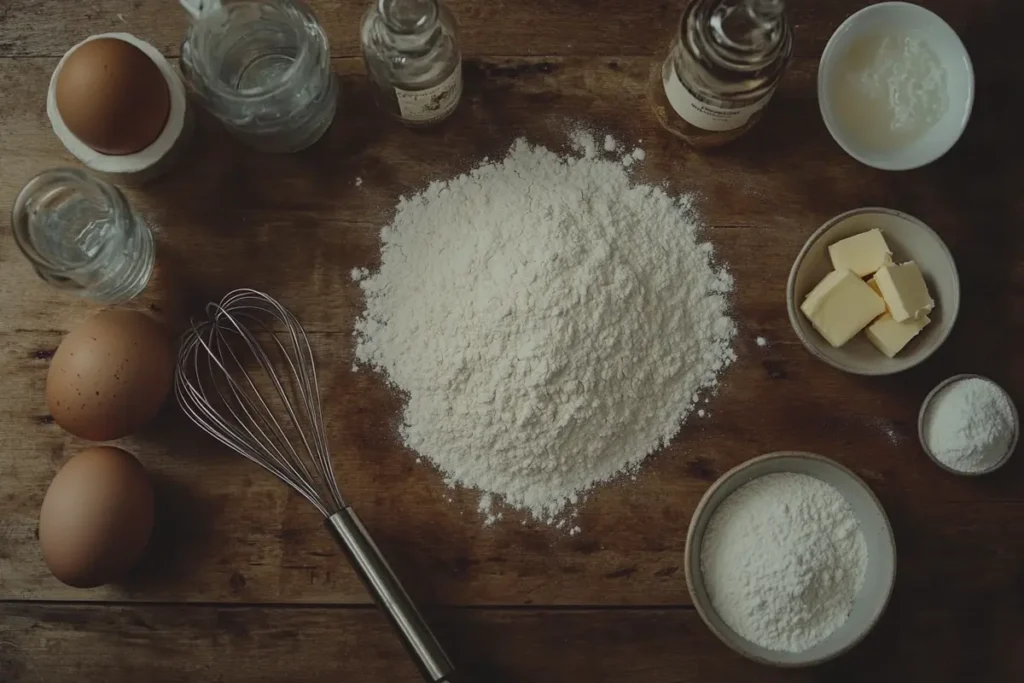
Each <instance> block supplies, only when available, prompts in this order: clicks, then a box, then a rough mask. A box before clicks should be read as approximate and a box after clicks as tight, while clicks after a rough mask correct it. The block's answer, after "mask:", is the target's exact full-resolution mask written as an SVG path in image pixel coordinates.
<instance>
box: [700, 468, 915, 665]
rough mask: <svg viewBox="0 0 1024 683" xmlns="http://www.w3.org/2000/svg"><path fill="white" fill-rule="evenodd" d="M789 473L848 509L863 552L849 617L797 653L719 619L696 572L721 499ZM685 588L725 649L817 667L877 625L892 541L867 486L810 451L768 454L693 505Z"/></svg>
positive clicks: (887, 587) (891, 574)
mask: <svg viewBox="0 0 1024 683" xmlns="http://www.w3.org/2000/svg"><path fill="white" fill-rule="evenodd" d="M780 472H794V473H797V474H806V475H808V476H811V477H814V478H816V479H820V480H821V481H823V482H825V483H827V484H830V485H832V486H834V487H835V488H836V490H838V491H839V493H840V494H842V496H843V498H845V499H846V502H847V503H849V504H850V507H851V508H853V514H854V515H855V516H856V517H857V521H858V522H859V523H860V530H861V532H862V533H863V534H864V541H865V543H866V544H867V549H868V567H867V574H866V576H865V577H864V585H863V586H862V587H861V589H860V591H859V592H858V593H857V596H856V597H855V598H854V600H853V608H852V609H851V611H850V616H849V617H848V618H847V619H846V621H845V622H844V623H843V625H842V626H840V627H839V628H837V629H836V630H835V631H834V632H833V633H832V634H831V635H830V636H828V637H827V638H825V639H824V640H822V641H821V642H820V643H818V644H817V645H815V646H813V647H811V648H809V649H807V650H804V651H803V652H795V653H794V652H776V651H774V650H769V649H767V648H764V647H761V646H760V645H755V644H754V643H752V642H750V641H749V640H747V639H746V638H744V637H743V636H741V635H739V634H738V633H736V632H735V631H733V630H732V629H731V628H729V626H727V625H726V623H725V622H724V621H722V619H721V617H719V616H718V613H717V612H715V608H714V607H713V606H712V604H711V598H710V596H709V595H708V592H707V589H706V588H705V586H704V577H703V575H702V572H701V559H700V554H701V552H700V549H701V546H702V544H703V542H704V532H705V530H706V529H707V526H708V522H709V521H710V520H711V517H712V516H713V515H714V513H715V510H716V509H717V508H718V506H719V505H720V504H721V503H722V501H723V500H725V499H726V498H728V497H729V495H730V494H731V493H733V492H734V491H735V490H736V489H738V488H740V487H741V486H743V485H744V484H746V483H748V482H751V481H753V480H754V479H757V478H758V477H763V476H764V475H766V474H777V473H780ZM684 564H685V568H686V584H687V587H688V588H689V589H690V597H691V598H692V600H693V604H694V606H695V607H696V608H697V612H698V614H700V616H701V619H703V620H704V623H705V624H707V626H708V628H710V629H711V631H712V632H713V633H714V634H715V635H716V636H718V638H719V639H720V640H721V641H722V642H723V643H725V644H726V645H728V646H729V647H730V648H732V649H733V650H735V651H736V652H738V653H739V654H741V655H743V656H744V657H748V658H750V659H752V660H754V661H756V662H760V663H761V664H768V665H770V666H779V667H800V666H812V665H814V664H820V663H821V662H825V661H828V660H830V659H833V658H835V657H838V656H839V655H841V654H842V653H844V652H846V651H847V650H849V649H850V648H852V647H853V646H854V645H856V644H857V643H859V642H860V641H861V639H863V638H864V636H866V635H867V634H868V632H869V631H871V629H872V628H873V627H874V626H875V624H876V623H878V620H879V619H880V618H881V616H882V613H883V612H884V611H885V606H886V605H887V604H888V602H889V596H890V595H891V594H892V587H893V582H894V581H895V578H896V542H895V540H894V539H893V535H892V528H891V527H890V526H889V520H888V518H887V517H886V516H885V511H884V510H883V509H882V504H881V503H880V502H879V501H878V498H876V497H875V494H874V493H872V492H871V489H870V488H868V485H867V484H865V483H864V481H863V480H861V478H860V477H858V476H857V475H856V474H854V473H853V472H851V471H850V470H848V469H847V468H845V467H843V466H842V465H840V464H839V463H837V462H834V461H832V460H829V459H828V458H825V457H823V456H820V455H814V454H813V453H800V452H796V451H781V452H778V453H769V454H768V455H762V456H760V457H758V458H754V459H753V460H748V461H747V462H745V463H743V464H742V465H739V466H737V467H734V468H733V469H731V470H729V471H728V472H726V473H725V474H723V475H722V476H721V477H719V478H718V480H717V481H716V482H715V483H714V484H712V486H711V488H710V489H708V490H707V492H706V493H705V494H704V497H703V498H701V500H700V503H699V504H698V505H697V510H696V512H694V513H693V518H692V519H691V520H690V530H689V532H688V533H687V535H686V553H685V559H684Z"/></svg>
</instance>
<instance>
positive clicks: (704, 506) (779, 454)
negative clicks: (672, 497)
mask: <svg viewBox="0 0 1024 683" xmlns="http://www.w3.org/2000/svg"><path fill="white" fill-rule="evenodd" d="M782 458H798V459H803V460H813V461H817V462H820V463H823V464H825V465H828V466H831V467H833V468H835V469H837V470H839V471H840V472H842V473H844V474H846V476H848V477H849V478H850V479H851V480H852V481H853V482H854V483H855V484H856V485H858V486H859V487H860V488H862V489H863V490H864V491H865V492H866V493H867V494H868V497H869V498H870V499H871V500H872V501H873V502H874V504H875V507H876V508H877V509H878V511H879V514H880V515H881V517H882V521H883V522H885V530H886V536H885V538H884V539H883V541H888V546H889V548H890V549H891V551H892V573H891V574H890V575H889V581H888V584H887V587H886V591H885V595H884V596H883V598H882V601H881V603H880V604H879V607H878V610H877V611H876V612H875V614H874V615H873V616H872V618H871V622H870V623H869V624H868V625H867V628H865V629H864V630H863V631H862V632H861V633H859V634H858V635H857V636H856V637H855V638H853V639H851V640H850V642H848V643H846V644H844V645H843V646H842V647H840V648H838V649H836V651H835V652H830V653H828V654H825V655H822V656H820V657H816V658H814V659H808V660H806V661H802V662H778V661H773V660H771V659H766V658H765V657H761V656H760V655H756V654H754V653H753V652H750V651H748V650H745V649H743V648H741V647H739V646H738V645H737V644H735V643H739V642H746V638H744V637H743V636H741V635H740V634H738V633H736V632H735V631H732V629H730V633H731V635H732V636H733V639H732V641H730V639H728V638H726V637H725V636H724V635H723V634H722V633H721V632H720V630H719V629H718V628H716V627H715V625H714V624H713V623H712V620H711V619H710V618H709V617H708V612H709V611H710V612H713V611H714V607H713V606H712V605H711V604H710V602H708V603H707V604H704V603H703V602H702V601H701V600H700V599H699V598H698V597H697V591H696V590H695V589H694V586H695V582H694V578H695V577H694V569H693V567H694V561H695V560H696V562H697V565H696V566H697V567H699V566H700V556H699V549H697V548H696V545H697V540H696V538H695V537H696V535H697V520H699V519H702V518H703V517H705V516H710V515H711V514H713V513H714V509H710V501H711V498H712V496H713V495H714V493H715V492H716V491H717V490H718V489H720V488H721V487H722V486H724V485H725V483H726V482H727V481H729V480H730V479H733V478H735V477H736V476H737V475H739V474H741V473H742V472H744V471H745V470H747V469H749V468H750V467H752V466H754V465H756V464H759V463H763V462H767V461H771V460H779V459H782ZM762 476H765V475H762ZM807 476H813V475H807ZM751 481H753V479H752V480H751ZM723 500H724V499H723ZM716 509H717V508H716ZM701 540H702V541H703V536H702V537H701ZM695 553H696V557H695ZM897 559H898V558H897V553H896V536H895V535H894V534H893V531H892V523H891V522H890V521H889V516H888V515H887V514H886V512H885V507H884V506H883V505H882V501H880V500H879V499H878V496H877V495H875V492H874V491H873V490H872V489H871V487H870V486H868V485H867V482H865V481H864V480H863V479H861V478H860V476H858V475H857V474H856V473H855V472H854V471H853V470H851V469H850V468H848V467H846V466H845V465H842V464H840V463H838V462H836V461H835V460H832V459H831V458H828V457H825V456H824V455H819V454H817V453H811V452H808V451H773V452H771V453H765V454H763V455H759V456H757V457H754V458H751V459H750V460H747V461H746V462H742V463H740V464H738V465H736V466H735V467H733V468H732V469H730V470H728V471H727V472H725V473H724V474H722V475H721V476H720V477H718V479H716V480H715V481H714V483H712V484H711V486H710V487H708V490H707V491H705V492H704V495H703V496H701V499H700V502H698V503H697V507H696V509H695V510H694V511H693V516H691V517H690V525H689V528H688V529H687V531H686V546H685V549H684V550H683V570H684V574H685V577H686V590H687V592H688V593H689V594H690V602H692V603H693V606H694V608H695V609H696V610H697V614H698V615H700V618H701V621H703V622H704V625H705V626H707V627H708V629H709V630H710V631H711V632H712V633H714V634H715V637H716V638H718V640H720V641H721V642H722V643H723V644H725V646H726V647H728V648H729V649H730V650H732V651H733V652H735V653H737V654H739V655H742V656H743V657H746V658H747V659H750V660H751V661H754V662H757V663H759V664H764V665H767V666H773V667H776V668H780V669H800V668H805V667H810V666H816V665H818V664H823V663H825V662H828V661H831V660H833V659H836V658H837V657H839V656H841V655H843V654H846V653H847V652H849V651H850V650H852V649H853V648H854V647H855V646H856V645H858V644H859V643H860V642H861V641H862V640H864V638H866V637H867V635H868V634H869V633H871V631H873V630H874V629H875V626H877V625H878V622H879V621H880V620H881V618H882V615H883V614H885V610H886V608H887V607H888V606H889V601H890V599H891V598H892V593H893V590H894V589H895V585H896V571H897ZM701 581H702V582H703V579H701ZM719 619H721V617H719ZM723 623H724V622H723ZM726 627H727V628H728V625H726ZM733 641H734V642H733Z"/></svg>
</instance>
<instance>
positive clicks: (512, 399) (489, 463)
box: [352, 131, 736, 533]
mask: <svg viewBox="0 0 1024 683" xmlns="http://www.w3.org/2000/svg"><path fill="white" fill-rule="evenodd" d="M569 142H570V146H571V147H572V149H573V150H574V151H575V154H570V155H568V156H562V155H559V154H556V153H554V152H552V151H549V150H548V149H546V148H544V147H542V146H538V145H533V144H530V143H529V142H527V141H526V140H524V139H520V140H517V141H516V142H515V143H514V144H513V145H512V147H511V149H509V151H508V153H507V155H506V156H505V158H504V159H501V160H497V161H487V160H485V161H484V162H482V163H481V164H480V165H478V166H477V167H476V168H474V169H473V170H471V171H469V172H468V173H466V174H465V175H461V176H459V177H456V178H453V179H451V180H446V181H439V182H433V183H431V184H430V185H429V186H428V187H427V188H426V189H425V190H423V191H422V192H420V193H419V194H416V195H414V196H411V197H406V198H402V199H401V200H400V201H399V203H398V206H397V208H396V212H395V216H394V218H393V220H392V221H391V223H390V225H387V226H386V227H384V228H383V229H382V231H381V265H380V269H379V270H377V271H376V272H373V273H365V272H363V271H361V270H360V269H356V270H355V271H353V273H352V277H353V279H354V280H356V281H357V282H358V283H359V286H360V287H361V288H362V291H363V293H364V296H365V299H366V308H365V311H364V313H363V315H362V317H361V318H360V319H359V320H358V321H357V323H356V330H355V334H356V358H357V361H358V362H359V363H361V364H364V365H369V366H372V367H374V368H376V369H378V370H379V371H380V372H382V373H384V374H385V375H386V376H387V378H388V379H389V380H390V381H391V382H392V383H393V384H394V386H395V387H397V388H398V389H400V390H401V391H402V392H403V393H404V394H405V397H406V405H405V410H404V414H403V416H402V425H401V428H400V431H401V437H402V439H403V441H404V443H405V445H406V446H408V447H409V448H411V449H413V450H414V451H416V452H417V453H418V454H419V455H421V456H423V457H425V458H427V459H428V460H429V461H430V462H431V463H433V464H434V465H436V466H437V468H438V469H439V470H440V471H441V472H442V473H443V475H444V477H445V480H446V482H447V483H448V484H449V485H452V486H465V487H470V488H474V489H478V490H479V491H480V492H481V499H480V511H481V513H482V514H483V515H484V517H485V521H489V522H493V521H496V520H497V516H496V515H494V514H493V512H491V510H492V508H493V506H496V505H502V504H503V505H506V506H511V507H514V508H521V509H525V510H526V511H527V512H528V513H529V514H530V515H531V516H533V517H534V518H536V519H540V520H542V521H545V522H548V523H555V522H556V520H559V519H561V520H563V521H564V514H565V513H566V512H567V510H566V508H567V507H571V506H574V505H576V504H578V503H579V502H580V500H581V499H582V496H584V495H585V493H586V492H587V491H588V490H589V489H591V488H592V487H593V486H595V485H596V484H598V483H600V482H604V481H607V480H609V479H612V478H613V477H616V476H617V475H620V474H624V473H625V474H628V473H630V472H632V471H634V469H635V467H636V466H637V465H638V464H639V463H640V462H641V461H642V460H643V459H644V458H645V457H646V456H647V455H649V454H650V453H652V452H654V451H656V450H658V449H659V448H661V447H662V446H664V445H665V444H666V443H667V442H668V441H669V440H670V439H672V438H673V437H674V436H675V435H676V433H677V432H678V431H679V429H680V426H681V424H682V422H683V420H685V419H686V417H687V416H688V415H689V414H690V413H691V411H693V409H694V403H695V402H696V401H697V400H698V399H699V396H700V395H703V394H706V393H707V392H709V391H710V392H713V391H714V388H715V387H716V385H717V381H718V376H719V374H720V373H721V372H722V371H723V370H724V369H725V368H726V367H727V366H728V365H729V364H730V363H731V362H732V361H733V360H734V359H735V355H734V353H733V350H732V342H733V339H734V336H735V334H736V326H735V324H734V322H733V321H732V319H731V318H730V317H729V303H728V296H729V292H730V291H731V289H732V287H733V280H732V277H731V276H730V275H729V274H728V273H727V272H726V271H725V269H724V268H721V267H719V266H716V265H715V262H714V252H713V248H712V245H711V244H710V243H708V242H702V241H701V240H700V230H701V223H700V220H699V218H698V217H697V215H696V214H695V211H694V208H693V206H692V203H691V199H690V198H689V197H672V196H669V195H668V194H666V193H665V192H664V191H663V190H662V189H660V188H658V187H654V186H650V185H643V184H637V183H634V182H633V181H632V179H631V178H630V175H629V172H628V171H627V170H626V169H625V168H624V167H623V165H622V163H621V160H619V159H618V158H611V159H609V158H607V156H608V155H606V154H605V152H604V150H603V149H600V150H599V148H604V147H606V146H607V145H604V144H601V145H599V144H598V142H597V141H596V140H595V138H594V137H593V135H591V134H589V133H586V132H585V131H575V132H573V133H570V138H569ZM616 147H617V148H618V144H616ZM630 158H633V159H642V158H643V155H642V154H641V155H637V154H636V152H632V153H630ZM569 531H570V533H578V532H579V529H578V528H575V527H574V528H572V529H569Z"/></svg>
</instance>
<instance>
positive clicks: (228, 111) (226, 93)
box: [180, 0, 338, 152]
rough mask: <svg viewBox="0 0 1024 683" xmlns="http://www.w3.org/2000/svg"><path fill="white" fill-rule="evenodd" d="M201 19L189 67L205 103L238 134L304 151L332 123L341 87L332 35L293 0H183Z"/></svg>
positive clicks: (185, 52)
mask: <svg viewBox="0 0 1024 683" xmlns="http://www.w3.org/2000/svg"><path fill="white" fill-rule="evenodd" d="M180 2H181V4H182V5H183V6H184V7H185V8H186V9H187V10H188V11H189V12H190V13H191V14H192V16H193V22H192V25H191V26H190V27H189V30H188V34H187V36H186V37H185V41H184V43H183V44H182V46H181V71H182V74H183V75H184V77H185V81H186V83H188V85H189V88H190V89H191V90H192V92H193V93H194V94H195V95H196V96H197V98H198V99H199V101H200V102H201V103H202V104H203V106H204V107H205V108H206V109H207V110H208V111H209V112H210V113H211V114H213V115H214V116H215V117H217V118H218V119H220V120H221V122H223V123H224V125H225V126H226V127H227V128H228V130H230V131H231V132H232V133H233V134H234V135H235V136H236V137H237V138H239V139H240V140H242V141H243V142H245V143H246V144H248V145H250V146H251V147H254V148H256V149H259V150H262V151H266V152H296V151H298V150H301V149H304V148H306V147H309V146H310V145H312V144H313V143H314V142H316V141H317V140H319V139H320V137H321V136H323V134H324V132H326V130H327V128H328V127H329V126H330V125H331V121H332V120H333V119H334V113H335V110H336V109H337V102H338V85H337V79H335V77H334V75H333V73H332V72H331V60H330V49H329V47H328V44H327V37H326V36H325V35H324V31H323V29H322V28H321V26H320V24H319V23H318V22H317V20H316V17H315V16H313V14H312V13H311V12H310V11H309V10H308V9H306V8H305V7H304V6H303V5H301V4H299V3H297V2H292V0H180Z"/></svg>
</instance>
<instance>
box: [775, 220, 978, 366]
mask: <svg viewBox="0 0 1024 683" xmlns="http://www.w3.org/2000/svg"><path fill="white" fill-rule="evenodd" d="M872 213H873V214H884V215H888V216H895V217H897V218H901V219H903V220H905V221H908V222H910V223H913V224H914V225H916V226H917V227H919V228H922V229H923V230H924V231H925V232H926V233H927V234H929V235H930V236H931V237H933V238H934V239H935V241H936V242H937V243H938V244H939V246H940V247H941V249H942V252H943V253H944V254H945V255H946V258H948V259H949V263H950V266H952V268H953V289H954V292H955V294H956V296H955V297H954V299H955V300H954V301H953V303H952V305H950V303H949V302H947V301H943V302H942V306H943V310H944V311H948V312H949V315H950V319H949V324H948V325H947V326H946V329H945V330H944V331H943V332H941V333H940V336H939V338H938V340H937V341H936V343H935V345H934V346H933V347H932V348H931V349H930V350H928V351H927V352H926V353H924V355H922V356H921V357H920V358H918V359H917V360H916V361H914V362H913V363H909V364H907V365H905V366H902V367H898V368H895V369H885V368H876V367H873V366H872V367H868V368H855V367H853V366H850V365H847V364H845V363H842V362H840V361H838V360H835V359H834V358H831V357H830V356H828V355H827V354H825V353H823V352H822V351H821V350H820V349H818V346H817V345H816V344H814V343H813V341H812V340H811V339H808V335H807V334H805V333H804V331H803V330H802V328H801V326H800V320H799V318H798V316H799V315H801V312H800V310H799V306H798V305H797V302H796V278H797V274H798V273H799V271H800V266H801V265H802V264H803V262H804V259H806V258H807V253H808V252H809V251H810V250H811V247H813V246H814V245H815V244H817V243H818V242H819V241H820V240H821V238H822V237H823V236H824V235H825V233H826V232H828V231H829V230H831V229H832V228H833V227H835V226H836V225H838V224H839V223H841V222H843V221H845V220H847V219H848V218H852V217H854V216H859V215H862V214H872ZM960 299H961V294H960V271H959V270H958V269H957V267H956V259H954V258H953V252H951V251H950V250H949V247H948V246H947V245H946V243H945V241H944V240H943V239H942V237H940V236H939V233H937V232H935V230H934V229H933V228H931V227H930V226H929V225H928V224H927V223H925V222H924V221H922V220H920V219H919V218H915V217H914V216H911V215H910V214H908V213H904V212H903V211H898V210H896V209H887V208H885V207H881V206H865V207H861V208H858V209H851V210H849V211H845V212H843V213H841V214H839V215H838V216H834V217H832V218H830V219H829V220H827V221H825V223H824V224H823V225H822V226H821V227H820V228H818V229H817V230H815V231H814V232H813V233H811V236H810V237H808V238H807V241H806V242H804V246H803V247H802V248H801V249H800V252H799V253H798V254H797V255H796V259H794V260H793V266H792V267H791V268H790V269H789V278H788V279H787V280H786V309H787V312H788V313H789V324H790V326H791V327H792V328H793V331H794V332H795V333H796V336H797V338H798V339H800V343H801V344H803V346H804V348H805V349H807V350H808V351H809V352H810V353H811V355H812V356H814V357H815V358H817V359H818V360H822V361H824V362H825V363H827V364H829V365H831V366H832V367H834V368H836V369H837V370H842V371H843V372H848V373H850V374H851V375H861V376H864V377H882V376H886V375H897V374H899V373H901V372H906V371H907V370H910V369H911V368H915V367H917V366H918V365H921V364H922V363H924V362H925V361H926V360H928V359H929V358H931V357H932V355H933V354H934V353H935V352H936V351H938V350H939V349H940V348H941V347H942V345H943V344H945V343H946V340H947V339H949V335H950V334H952V332H953V328H954V327H955V326H956V321H957V319H958V318H959V316H960ZM822 341H823V343H826V344H827V343H828V342H826V341H824V339H823V340H822ZM879 353H881V352H879Z"/></svg>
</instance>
